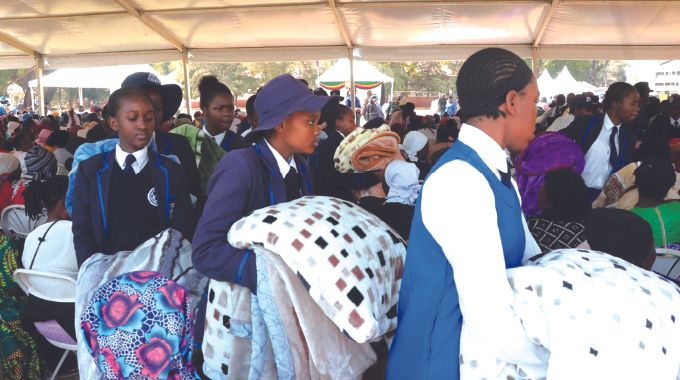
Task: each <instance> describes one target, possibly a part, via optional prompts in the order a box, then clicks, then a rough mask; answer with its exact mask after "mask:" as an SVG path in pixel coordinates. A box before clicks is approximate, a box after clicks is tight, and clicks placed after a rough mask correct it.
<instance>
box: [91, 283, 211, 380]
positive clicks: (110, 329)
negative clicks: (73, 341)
mask: <svg viewBox="0 0 680 380" xmlns="http://www.w3.org/2000/svg"><path fill="white" fill-rule="evenodd" d="M192 326H193V318H192V317H191V310H190V306H189V292H188V291H187V290H186V289H184V288H183V287H181V286H180V285H178V284H177V283H175V282H174V281H171V280H168V279H167V278H165V277H163V276H162V275H161V274H160V273H156V272H132V273H127V274H124V275H122V276H119V277H116V278H114V279H112V280H109V281H107V282H106V283H105V284H104V285H102V286H101V287H100V288H99V289H98V290H97V291H96V292H95V293H94V295H93V296H92V299H91V300H90V303H89V305H88V306H87V308H86V309H85V312H84V313H83V314H82V316H81V328H82V330H83V335H84V337H85V342H86V344H87V346H88V347H87V348H88V350H89V352H90V353H91V354H92V357H93V358H94V360H95V362H96V363H97V366H98V367H99V369H100V371H101V373H102V374H103V375H104V378H106V379H141V378H144V379H147V378H151V379H198V377H197V375H196V373H195V371H194V369H193V368H192V367H191V347H192V343H193V334H192Z"/></svg>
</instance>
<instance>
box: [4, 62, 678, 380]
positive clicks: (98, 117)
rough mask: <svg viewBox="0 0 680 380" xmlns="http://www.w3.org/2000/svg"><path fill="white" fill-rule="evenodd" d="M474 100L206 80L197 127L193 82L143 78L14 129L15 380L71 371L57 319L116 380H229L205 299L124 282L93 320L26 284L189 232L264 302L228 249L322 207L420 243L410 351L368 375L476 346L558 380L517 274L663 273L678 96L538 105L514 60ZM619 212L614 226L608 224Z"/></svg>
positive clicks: (9, 199) (420, 369) (445, 371)
mask: <svg viewBox="0 0 680 380" xmlns="http://www.w3.org/2000/svg"><path fill="white" fill-rule="evenodd" d="M457 89H458V96H459V97H458V99H457V100H455V99H454V98H453V97H452V96H447V97H445V96H442V97H441V98H440V99H439V100H438V107H439V109H438V112H437V113H435V114H433V115H427V116H420V115H418V114H416V112H415V105H414V104H413V103H411V102H409V101H408V99H407V98H406V97H403V96H400V97H399V98H397V99H395V100H394V101H393V102H391V103H390V104H389V106H388V108H387V110H386V112H384V111H383V109H382V107H381V106H380V104H379V102H378V98H377V97H376V96H375V95H372V94H369V95H368V96H367V99H366V100H365V102H364V103H363V104H362V103H360V102H359V101H358V99H355V102H356V103H357V104H356V108H358V109H361V111H360V112H359V113H358V114H356V113H355V112H353V110H352V99H351V97H350V96H349V94H348V96H347V97H345V98H343V97H341V96H339V92H332V93H331V94H330V96H329V94H327V93H326V92H325V90H323V89H317V90H314V91H312V90H310V89H309V88H308V86H307V85H306V83H304V82H303V81H301V80H298V79H296V78H294V77H293V76H291V75H281V76H279V77H276V78H274V79H273V80H271V81H269V82H268V83H267V84H265V85H264V86H263V87H262V88H260V89H259V90H258V91H257V93H256V94H255V95H252V96H251V97H249V98H248V99H247V102H246V107H245V108H246V109H245V112H242V111H240V110H237V109H236V107H235V96H234V94H233V93H232V92H231V90H230V89H229V87H228V83H227V84H225V83H222V82H220V81H219V80H218V79H217V78H216V77H214V76H205V77H203V78H202V79H201V80H200V83H199V85H198V90H199V93H200V108H201V110H200V111H197V112H196V113H195V114H194V115H189V114H184V113H178V109H179V106H180V103H181V101H182V90H181V88H180V87H179V86H177V85H163V84H161V83H160V81H159V80H158V78H156V77H155V76H154V75H153V74H151V73H135V74H131V75H130V76H129V77H128V78H126V79H125V81H124V82H123V83H122V84H121V88H120V89H119V90H116V91H115V92H113V93H112V94H111V96H110V98H109V100H108V102H107V104H106V106H105V107H104V108H103V109H101V110H93V111H94V112H91V113H87V112H78V113H77V112H74V110H70V111H68V112H66V113H63V114H50V115H48V116H46V117H42V118H41V117H39V116H37V115H34V114H32V113H30V112H27V113H23V114H10V115H0V132H1V133H0V139H2V141H0V142H1V145H2V146H1V148H0V149H1V150H0V209H2V210H4V209H7V208H11V207H13V206H16V205H18V206H22V207H23V209H24V210H25V214H26V218H27V220H31V221H38V220H39V221H40V223H37V224H39V225H38V226H37V227H36V228H35V229H34V230H33V231H32V232H30V233H29V234H28V235H27V236H17V235H16V234H11V233H9V232H7V233H3V234H0V259H1V260H2V266H0V272H1V274H2V276H0V295H1V297H0V317H1V318H0V343H1V344H0V360H1V361H2V363H1V369H0V371H1V372H0V373H1V374H2V376H3V378H7V379H39V378H44V377H45V376H47V373H48V372H49V369H51V368H54V366H55V365H56V361H57V360H58V359H59V356H60V353H59V352H55V348H54V347H52V346H51V345H50V344H49V343H48V342H47V341H46V340H45V339H44V338H43V337H42V335H41V334H40V333H39V332H38V331H37V330H36V322H46V321H56V322H57V323H58V325H59V326H61V328H62V329H63V330H64V331H65V332H66V333H67V334H68V335H69V336H70V337H71V338H72V339H73V340H76V339H77V340H78V341H79V343H80V344H85V345H86V346H87V349H88V351H89V352H90V353H91V355H92V358H93V360H94V362H95V363H96V365H97V367H98V369H99V371H100V373H101V375H102V376H103V377H105V378H111V379H118V378H142V377H143V376H148V377H149V378H181V379H189V378H201V377H202V378H213V379H215V378H224V376H227V373H228V368H224V366H223V367H222V368H209V366H204V364H203V362H202V358H203V355H204V354H205V353H206V352H204V351H205V350H206V349H207V348H206V346H202V340H203V332H204V330H205V329H208V327H207V326H206V325H205V324H206V323H208V322H206V321H207V320H209V319H210V318H211V317H212V316H211V315H206V302H208V303H212V302H213V297H214V294H213V293H212V292H210V295H208V289H207V288H206V289H199V293H202V294H204V297H203V299H202V302H201V305H199V306H198V308H197V310H196V313H195V314H194V312H193V311H192V310H191V308H190V307H189V306H188V305H189V303H190V301H189V291H193V290H196V289H186V290H185V289H183V288H182V287H181V286H179V285H177V283H176V282H175V281H174V280H173V279H168V278H166V277H163V276H161V275H159V274H158V273H155V272H154V268H147V269H146V271H139V272H132V273H119V275H120V276H119V277H116V278H115V279H112V280H110V281H108V282H106V284H105V285H104V286H102V287H101V288H99V289H98V290H97V291H96V293H95V294H94V295H93V296H92V299H91V300H90V301H89V303H88V304H87V305H85V306H84V307H85V309H84V310H86V311H85V312H84V313H83V314H82V315H76V313H75V307H74V304H73V303H68V302H54V301H50V300H44V299H40V298H39V297H36V296H34V295H29V296H26V295H24V294H23V292H21V291H20V287H19V284H18V283H17V281H16V280H15V278H14V272H15V271H16V270H17V269H20V268H24V269H29V270H34V271H39V272H48V273H57V274H59V275H65V276H69V277H71V278H73V280H74V281H75V280H76V279H77V278H78V276H79V271H80V270H81V268H82V267H83V266H84V265H85V264H86V262H87V261H88V259H91V258H92V257H93V256H98V255H113V256H115V255H118V254H119V253H120V252H127V251H133V250H135V249H136V248H137V247H139V246H140V245H142V244H144V243H145V242H147V241H148V240H149V239H152V238H154V236H157V235H159V234H160V233H162V232H163V231H165V230H168V229H174V230H177V231H179V232H180V233H181V234H182V236H183V237H184V238H185V239H187V240H189V241H190V242H191V258H192V261H193V266H194V268H195V270H197V271H198V272H199V273H200V275H201V276H204V277H206V278H208V279H210V280H212V281H218V282H226V283H229V284H234V285H238V286H241V287H244V288H246V289H248V290H249V291H250V293H252V294H253V295H256V294H257V292H258V276H261V274H260V273H259V272H258V270H257V266H258V265H259V261H258V260H256V258H255V256H256V255H254V254H253V250H252V249H249V248H247V249H244V248H243V246H237V245H232V237H231V236H229V237H228V232H229V231H230V230H232V229H234V228H236V226H238V225H239V221H240V220H242V219H243V218H246V217H248V216H249V215H251V214H252V213H253V212H255V211H256V210H259V209H262V208H266V207H272V206H276V205H280V204H285V203H287V202H295V201H296V200H299V199H300V198H303V197H307V196H326V197H333V198H335V199H339V200H342V201H343V202H345V204H349V205H358V206H360V207H361V208H363V209H365V210H366V211H368V212H370V213H371V214H372V215H373V216H374V217H375V220H376V223H377V222H378V221H381V223H384V224H385V225H387V226H390V227H391V229H392V230H393V231H394V232H396V234H398V235H399V237H400V238H401V239H402V240H403V241H404V242H407V243H408V254H407V256H406V259H405V264H404V266H403V280H402V281H401V288H400V291H399V305H398V324H397V327H396V330H394V331H390V333H389V335H390V338H391V336H392V335H394V339H393V341H392V342H391V345H390V348H389V354H388V353H387V349H386V348H385V346H379V345H374V346H373V348H374V349H375V350H376V352H378V353H379V355H378V359H377V361H378V364H377V366H378V367H379V366H380V365H382V370H380V369H379V368H378V369H376V368H372V369H371V370H370V371H369V372H370V373H371V375H370V376H376V377H372V378H384V377H385V376H386V377H387V378H388V379H426V378H431V379H440V378H454V379H457V378H459V365H460V366H463V357H462V355H463V351H462V350H463V346H462V345H461V343H460V342H462V341H463V337H462V335H461V331H469V334H470V336H471V337H474V340H475V341H476V342H478V343H481V344H485V345H486V347H487V348H488V350H487V351H488V352H493V353H494V355H497V356H498V358H499V360H500V359H502V360H503V361H505V362H508V363H512V364H513V365H514V366H515V367H514V368H516V369H517V371H518V372H517V373H523V374H525V375H526V374H529V375H536V377H532V378H541V377H540V375H538V374H540V373H542V372H541V371H540V370H536V368H538V367H540V366H541V365H544V366H547V365H548V361H547V360H546V358H545V357H540V355H535V354H534V352H536V350H537V346H536V343H535V342H532V341H531V340H530V339H529V338H528V335H527V334H528V333H525V332H524V330H523V328H522V323H521V322H520V316H518V315H517V314H516V312H515V311H514V309H513V308H512V307H511V306H510V305H512V303H513V302H514V301H513V300H512V289H511V285H512V284H509V282H508V278H507V277H506V269H511V268H518V267H520V266H521V265H522V264H525V265H529V264H526V263H527V260H528V259H529V258H532V257H535V256H537V255H541V254H543V255H545V254H547V255H550V254H551V252H553V251H555V250H562V249H575V248H579V249H595V250H599V251H602V252H605V253H606V254H609V255H612V256H615V257H618V258H620V259H623V260H625V262H626V263H630V264H631V265H636V266H638V267H640V268H643V269H644V270H645V271H647V270H650V268H651V266H652V264H653V262H654V257H655V254H654V253H653V252H654V249H655V248H665V249H680V203H678V199H680V193H679V192H678V189H680V185H678V184H677V183H678V181H677V174H676V173H680V95H671V96H670V97H669V98H668V99H667V100H664V101H659V99H657V98H653V97H651V98H650V96H649V93H650V92H651V90H650V89H649V86H648V85H646V83H639V84H637V85H635V86H632V85H630V84H627V83H623V82H618V83H614V84H612V85H611V86H609V88H608V90H607V92H606V94H605V96H604V101H603V102H602V103H601V102H600V99H599V98H598V97H597V96H595V95H594V94H591V93H584V94H569V95H559V96H557V97H555V99H554V101H553V103H552V104H550V105H548V103H547V102H546V101H545V100H543V101H542V102H540V104H539V92H538V88H537V84H536V78H535V76H533V74H532V73H531V70H530V69H529V68H528V67H527V66H526V64H525V63H524V62H523V61H522V60H521V59H520V58H519V57H517V56H516V55H514V54H513V53H510V52H508V51H505V50H503V49H484V50H482V51H480V52H478V53H475V54H474V55H473V56H471V57H470V58H469V59H468V60H467V61H466V63H465V64H464V65H463V66H462V68H461V71H460V74H459V77H458V81H457ZM537 104H539V106H538V107H537ZM358 118H362V119H363V122H364V123H365V124H364V125H363V126H361V127H359V126H358V124H360V123H359V119H358ZM605 207H606V208H608V209H612V208H614V209H618V210H616V211H614V214H607V212H608V211H607V212H605V214H604V216H602V215H601V213H600V212H599V211H601V208H605ZM277 212H278V211H276V210H274V211H272V212H271V213H270V214H269V216H268V217H267V218H265V219H264V220H263V221H262V223H264V224H263V226H264V225H265V224H266V223H269V224H271V223H273V220H276V217H275V215H276V213H277ZM314 217H315V218H317V219H318V218H320V216H317V215H314ZM340 217H341V215H339V216H336V217H334V218H330V220H335V219H339V218H340ZM271 218H273V219H271ZM303 219H304V218H303ZM611 220H616V221H617V222H616V223H611V224H609V223H610V221H611ZM305 222H306V223H307V224H308V225H309V226H312V224H314V220H312V218H311V217H310V219H307V220H306V221H305ZM331 223H333V222H332V221H331ZM335 224H337V220H335V223H334V225H335ZM614 226H616V227H614ZM309 229H310V230H311V227H309ZM300 233H301V234H302V235H303V236H305V237H306V238H308V237H309V236H308V235H309V234H310V233H309V232H307V231H306V230H305V229H303V230H302V231H300ZM331 233H332V234H333V235H334V236H336V237H337V235H338V233H337V232H335V230H334V229H333V230H331ZM357 234H358V236H359V237H360V238H363V236H362V235H364V236H365V235H366V234H369V235H370V234H371V231H370V230H369V231H366V232H364V231H361V233H358V232H357ZM620 234H623V235H626V234H627V236H626V237H625V238H623V237H620V236H619V235H620ZM344 238H345V240H346V241H347V243H348V244H349V243H352V239H351V238H350V237H348V235H345V237H344ZM267 239H268V240H273V241H276V240H278V239H279V237H278V236H272V234H270V235H269V237H268V238H267ZM296 242H297V243H296ZM395 242H396V240H395ZM631 242H632V243H631ZM652 242H653V243H652ZM269 243H272V242H271V241H269ZM315 243H316V245H318V246H321V248H325V246H326V245H327V242H326V241H324V240H323V239H321V238H319V239H317V240H316V241H315ZM261 244H262V243H260V245H261ZM383 244H387V242H383ZM292 245H293V247H294V248H295V249H297V250H298V251H299V250H300V249H302V246H303V244H302V243H301V242H300V241H298V240H295V241H293V244H292ZM584 252H588V251H584ZM650 252H651V253H650ZM341 253H342V256H345V257H347V254H348V253H347V252H346V251H345V250H342V252H341ZM357 254H358V253H357ZM364 254H366V252H364ZM369 254H370V252H369ZM375 254H376V255H377V256H376V257H378V256H380V259H381V261H382V260H384V259H383V257H382V253H375ZM650 255H651V256H650ZM337 256H338V257H340V254H339V253H338V255H337ZM586 256H587V255H586ZM334 257H335V256H334ZM650 257H651V259H650ZM584 259H585V260H588V259H587V258H586V257H584ZM330 260H331V264H333V266H335V265H336V263H334V261H333V260H335V261H337V260H338V259H337V258H336V259H330ZM555 260H558V257H557V256H555ZM544 261H546V260H544ZM547 261H549V260H547ZM537 262H539V263H540V262H541V260H538V261H537ZM383 265H384V264H383ZM536 265H539V264H536ZM617 265H618V264H617ZM338 271H339V270H338ZM352 271H353V273H354V275H355V276H357V277H359V278H360V279H361V278H363V277H365V276H368V277H370V278H371V279H373V277H374V275H373V272H372V271H370V270H369V269H368V268H366V269H365V272H362V269H360V268H358V267H356V269H353V270H352ZM356 271H359V272H361V273H357V272H356ZM397 272H398V276H397V277H399V278H401V268H400V269H399V270H397ZM363 273H367V274H366V275H364V274H363ZM645 273H646V272H645ZM650 273H651V272H650ZM298 276H300V275H299V273H298ZM300 279H301V281H303V283H304V284H306V286H307V288H309V284H307V282H306V281H305V280H304V279H303V278H302V277H300ZM340 281H342V280H340ZM668 281H673V279H668ZM130 284H132V285H130ZM338 284H340V282H338ZM343 284H344V283H343ZM392 285H393V286H396V285H394V284H392ZM565 286H566V285H565ZM673 286H674V285H673ZM338 287H340V285H338ZM342 289H344V285H343V286H342ZM342 289H341V290H342ZM675 289H676V290H678V292H679V293H680V288H675ZM93 291H94V289H93ZM310 292H311V290H310ZM348 297H351V298H352V299H353V300H355V298H356V297H357V296H356V294H353V295H350V296H348ZM660 297H661V296H660ZM372 298H373V295H371V302H374V300H373V299H372ZM362 299H363V296H362ZM379 301H380V300H378V302H379ZM220 302H222V301H220ZM360 302H361V300H359V303H360ZM383 302H384V300H383ZM322 307H323V306H322ZM336 307H337V305H336ZM666 311H668V310H663V312H666ZM668 312H669V313H670V311H668ZM395 313H396V312H395ZM395 315H396V314H395ZM147 320H148V321H150V322H144V323H142V321H147ZM178 321H179V322H178ZM647 322H648V323H650V322H649V320H648V321H647ZM673 322H674V321H673ZM222 323H223V324H224V325H225V326H227V324H229V323H230V322H229V320H228V319H225V320H224V321H223V322H222ZM464 323H465V328H463V325H464ZM648 328H650V329H651V327H649V326H648ZM76 329H78V330H81V329H82V331H81V332H77V331H76ZM669 329H670V327H669ZM668 331H670V330H668ZM673 331H675V332H677V327H675V330H673ZM675 332H674V333H675ZM81 333H82V334H83V335H82V336H79V335H80V334H81ZM171 337H173V338H171ZM383 338H384V337H383ZM614 338H615V337H612V339H614ZM116 339H118V340H116ZM641 344H642V343H641ZM541 347H542V349H543V350H545V349H548V350H549V349H550V347H549V345H544V346H541ZM211 349H212V348H211ZM667 349H668V350H673V349H676V347H673V348H671V347H664V355H665V354H666V350H667ZM154 350H156V351H154ZM592 350H593V349H592V348H591V353H592ZM57 351H58V350H57ZM158 352H162V353H163V355H160V354H158ZM518 353H519V354H518ZM672 353H674V354H675V359H677V356H678V355H677V351H672ZM232 354H233V353H232ZM159 355H160V356H159ZM211 355H212V353H211ZM594 355H595V356H597V353H595V354H594ZM669 356H672V355H669ZM459 357H460V363H459V360H458V358H459ZM121 358H123V359H121ZM159 358H160V359H159ZM159 360H160V361H161V362H162V363H160V364H159V362H158V361H159ZM675 363H676V364H677V365H680V364H678V362H677V360H676V362H675ZM67 365H68V363H67ZM71 365H72V363H71ZM575 365H578V363H575ZM641 365H642V364H641ZM461 368H462V367H461ZM678 369H679V370H680V367H678ZM376 371H377V372H376ZM369 372H367V373H369ZM135 376H137V377H135ZM139 376H142V377H139ZM652 377H653V376H652ZM144 378H146V377H144ZM508 378H509V377H508ZM584 378H588V377H587V376H585V377H584Z"/></svg>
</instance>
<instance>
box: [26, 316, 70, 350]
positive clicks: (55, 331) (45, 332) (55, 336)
mask: <svg viewBox="0 0 680 380" xmlns="http://www.w3.org/2000/svg"><path fill="white" fill-rule="evenodd" d="M35 329H36V330H38V332H39V333H40V334H41V335H42V336H44V337H45V338H46V339H49V340H51V341H54V342H58V343H62V344H69V345H71V346H75V345H76V344H78V343H76V341H75V340H73V338H71V336H69V335H68V333H67V332H66V331H65V330H64V329H63V328H62V327H61V326H59V323H57V321H55V320H54V319H52V320H49V321H47V322H35Z"/></svg>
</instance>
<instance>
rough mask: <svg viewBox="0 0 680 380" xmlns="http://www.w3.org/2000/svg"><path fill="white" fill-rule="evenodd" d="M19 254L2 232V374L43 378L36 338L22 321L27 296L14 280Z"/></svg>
mask: <svg viewBox="0 0 680 380" xmlns="http://www.w3.org/2000/svg"><path fill="white" fill-rule="evenodd" d="M18 256H19V252H18V251H17V248H16V246H15V244H14V243H13V242H12V240H10V239H9V238H8V237H7V236H6V235H5V234H4V233H0V367H1V368H0V373H1V375H2V376H0V377H2V378H3V379H7V380H23V379H43V378H44V376H43V375H44V372H43V371H44V368H43V366H42V360H41V358H40V356H39V355H38V348H37V345H36V342H35V339H34V338H33V335H31V334H30V333H29V332H28V331H27V330H26V329H25V328H24V327H23V326H22V323H21V311H22V310H23V308H24V306H25V303H26V298H25V296H24V294H23V292H22V291H21V289H20V288H19V286H18V285H17V283H16V282H15V281H14V271H15V270H16V269H17V259H18ZM71 324H73V321H71Z"/></svg>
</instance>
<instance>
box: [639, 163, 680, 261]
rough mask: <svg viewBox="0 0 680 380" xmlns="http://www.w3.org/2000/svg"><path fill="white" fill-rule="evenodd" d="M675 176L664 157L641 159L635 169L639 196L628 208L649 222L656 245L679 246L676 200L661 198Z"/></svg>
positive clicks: (679, 217)
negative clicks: (632, 205)
mask: <svg viewBox="0 0 680 380" xmlns="http://www.w3.org/2000/svg"><path fill="white" fill-rule="evenodd" d="M675 179H676V175H675V169H674V168H673V164H671V162H670V161H669V160H668V159H662V158H654V159H649V160H645V161H643V162H642V163H641V164H640V166H639V167H638V168H637V169H635V185H636V186H637V189H638V192H639V194H640V198H639V200H638V203H637V205H636V206H635V208H633V209H631V210H630V211H631V212H633V213H634V214H637V215H639V216H640V217H642V218H643V219H644V220H646V221H647V222H648V223H649V224H650V225H651V227H652V232H653V233H654V244H655V246H656V247H657V248H672V249H678V248H680V202H678V201H677V200H670V201H666V200H665V199H666V195H667V194H668V190H670V188H671V187H673V185H675Z"/></svg>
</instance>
